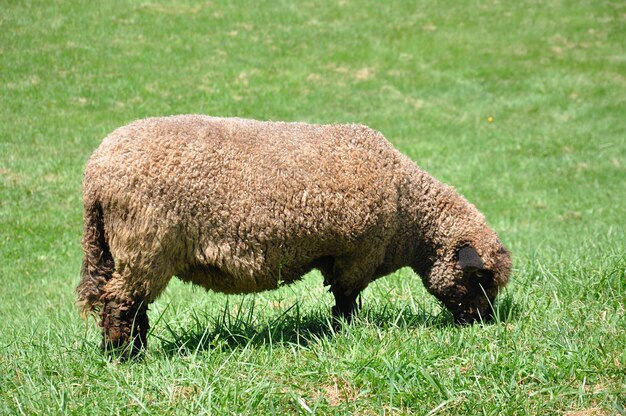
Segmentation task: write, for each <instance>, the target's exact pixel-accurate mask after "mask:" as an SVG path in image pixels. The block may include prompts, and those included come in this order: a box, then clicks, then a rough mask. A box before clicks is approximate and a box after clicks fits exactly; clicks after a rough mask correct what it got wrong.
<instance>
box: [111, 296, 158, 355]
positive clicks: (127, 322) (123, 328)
mask: <svg viewBox="0 0 626 416" xmlns="http://www.w3.org/2000/svg"><path fill="white" fill-rule="evenodd" d="M147 312H148V305H147V302H145V301H144V300H139V299H131V298H125V299H119V298H111V299H107V300H106V301H105V302H104V307H103V308H102V311H101V312H100V315H101V317H102V323H101V325H102V336H103V342H102V350H103V351H104V352H119V353H120V354H121V356H122V357H125V358H127V357H132V356H135V355H137V354H138V353H139V352H140V351H141V350H142V349H144V348H145V347H146V345H147V337H148V329H149V328H150V325H149V322H148V314H147Z"/></svg>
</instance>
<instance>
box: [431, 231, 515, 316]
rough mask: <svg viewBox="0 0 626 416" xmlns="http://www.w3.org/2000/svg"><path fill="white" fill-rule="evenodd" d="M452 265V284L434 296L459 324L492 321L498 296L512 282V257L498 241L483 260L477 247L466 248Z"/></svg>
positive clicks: (464, 246)
mask: <svg viewBox="0 0 626 416" xmlns="http://www.w3.org/2000/svg"><path fill="white" fill-rule="evenodd" d="M453 264H454V266H453V269H454V270H453V271H452V274H453V277H452V279H449V280H448V282H449V284H446V285H443V286H441V290H438V291H434V295H435V296H436V297H437V298H438V299H439V300H441V301H442V302H443V304H444V305H445V306H446V308H447V309H448V310H449V311H450V312H451V313H452V315H453V316H454V322H455V323H457V324H461V325H463V324H471V323H473V322H475V321H479V320H483V321H488V320H490V319H491V318H492V316H493V308H492V306H493V303H494V301H495V298H496V295H497V294H498V291H499V290H500V289H501V288H502V287H504V285H505V284H506V283H507V281H508V278H509V274H510V271H511V257H510V254H509V253H508V251H507V250H506V249H505V248H504V247H503V246H502V244H500V242H499V241H497V242H496V244H495V246H494V248H493V249H491V250H489V251H487V252H486V253H485V254H483V256H482V257H481V256H480V255H479V254H478V252H477V251H476V249H475V248H474V247H472V246H471V245H469V244H464V245H461V246H460V247H458V248H457V250H456V252H455V253H454V254H453ZM448 273H450V270H448Z"/></svg>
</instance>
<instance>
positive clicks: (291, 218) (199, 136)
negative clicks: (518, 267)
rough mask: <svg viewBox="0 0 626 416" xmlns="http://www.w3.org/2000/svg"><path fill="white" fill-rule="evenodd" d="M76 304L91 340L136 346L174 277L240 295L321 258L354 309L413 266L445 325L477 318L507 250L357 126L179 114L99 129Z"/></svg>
mask: <svg viewBox="0 0 626 416" xmlns="http://www.w3.org/2000/svg"><path fill="white" fill-rule="evenodd" d="M83 208H84V237H83V242H82V245H83V251H84V258H83V264H82V270H81V281H80V283H79V285H78V287H77V289H76V292H77V304H78V306H79V308H80V309H81V311H82V314H83V316H86V315H88V314H90V313H97V312H98V311H99V315H100V318H101V323H100V325H101V326H102V335H103V344H102V345H103V348H105V349H106V348H113V349H117V348H122V347H123V348H126V349H127V350H128V349H129V348H130V350H131V354H135V353H137V352H139V351H140V350H142V349H143V348H145V346H146V336H147V331H148V327H149V323H148V317H147V310H148V305H149V304H150V303H151V302H153V301H154V300H155V299H156V298H157V297H158V296H159V295H160V294H161V293H162V292H163V290H164V289H165V287H166V286H167V284H168V282H169V281H170V279H171V278H172V277H173V276H177V277H178V278H180V279H181V280H183V281H185V282H190V283H192V284H196V285H199V286H202V287H204V288H206V289H207V290H209V289H211V290H214V291H218V292H223V293H252V292H260V291H265V290H270V289H275V288H277V287H278V286H279V285H280V284H289V283H292V282H294V281H296V280H299V279H300V278H301V277H302V276H303V275H305V274H306V273H308V272H309V271H311V270H312V269H318V270H320V271H321V274H322V276H323V278H324V285H326V286H330V291H331V292H332V293H333V295H334V298H335V305H334V306H333V308H332V314H333V316H334V317H336V318H337V319H342V318H345V319H347V320H350V319H351V317H352V316H353V314H354V312H355V311H356V310H357V309H358V307H357V303H360V302H357V297H358V295H359V294H360V293H361V291H362V290H363V289H365V288H366V287H367V286H368V285H369V284H370V283H371V282H372V281H374V280H376V279H377V278H379V277H382V276H385V275H388V274H390V273H392V272H393V271H395V270H398V269H399V268H402V267H405V266H409V267H411V268H412V269H413V270H414V271H415V272H416V273H417V274H418V275H419V276H420V277H421V279H422V281H423V284H424V285H425V287H426V289H427V290H428V292H430V293H431V294H432V295H434V296H435V297H436V298H437V299H439V300H440V301H441V302H442V303H443V305H444V306H445V307H446V308H447V309H448V310H449V311H450V312H451V313H452V315H453V317H454V320H455V322H457V323H471V322H473V321H475V320H478V319H486V318H488V317H489V316H490V315H491V313H492V308H491V305H492V303H493V301H494V299H495V297H496V295H497V293H498V291H499V290H500V289H501V288H503V287H504V286H505V285H506V283H507V281H508V280H509V275H510V271H511V257H510V254H509V252H508V251H507V249H505V248H504V246H503V245H502V244H501V242H500V240H499V239H498V237H497V236H496V234H495V232H494V231H492V230H491V229H490V228H489V227H488V225H487V224H486V222H485V219H484V217H483V215H482V214H481V213H479V212H478V210H477V209H476V208H475V207H474V206H473V205H471V204H470V203H469V202H467V200H465V199H464V198H463V197H462V196H461V195H459V194H458V193H457V192H456V191H455V190H454V189H453V188H452V187H449V186H447V185H444V184H442V183H441V182H439V181H437V180H436V179H434V178H433V177H432V176H430V175H429V174H428V173H426V172H425V171H423V170H421V169H420V168H418V167H417V166H416V165H415V164H414V163H413V162H412V161H411V160H410V159H409V158H408V157H406V156H404V155H402V154H401V153H400V152H399V151H397V150H396V149H395V148H394V147H393V146H392V145H391V144H390V143H389V142H388V141H387V140H386V139H385V138H384V137H383V135H382V134H381V133H379V132H377V131H375V130H372V129H370V128H369V127H367V126H364V125H357V124H340V125H314V124H306V123H285V122H264V121H256V120H248V119H240V118H219V117H209V116H203V115H180V116H170V117H160V118H148V119H143V120H138V121H135V122H133V123H131V124H129V125H126V126H124V127H121V128H119V129H117V130H115V131H113V132H112V133H111V134H110V135H109V136H107V137H106V138H105V139H104V141H103V142H102V144H101V145H100V146H99V147H98V149H97V150H96V151H95V152H94V153H93V155H92V156H91V158H90V160H89V162H88V163H87V166H86V169H85V173H84V181H83Z"/></svg>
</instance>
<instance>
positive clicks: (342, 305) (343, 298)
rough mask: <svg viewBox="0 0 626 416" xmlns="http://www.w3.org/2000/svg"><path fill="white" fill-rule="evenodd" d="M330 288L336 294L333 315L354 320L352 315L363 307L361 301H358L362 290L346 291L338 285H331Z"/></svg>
mask: <svg viewBox="0 0 626 416" xmlns="http://www.w3.org/2000/svg"><path fill="white" fill-rule="evenodd" d="M330 290H331V291H332V292H333V295H334V296H335V306H333V309H332V312H333V317H334V318H343V319H345V320H346V321H348V322H350V321H352V316H353V315H354V313H355V312H357V311H358V310H359V309H360V307H361V305H360V302H357V298H358V296H359V293H360V291H358V290H353V291H351V292H350V293H346V291H345V290H344V289H342V288H341V287H339V286H338V285H333V286H331V288H330Z"/></svg>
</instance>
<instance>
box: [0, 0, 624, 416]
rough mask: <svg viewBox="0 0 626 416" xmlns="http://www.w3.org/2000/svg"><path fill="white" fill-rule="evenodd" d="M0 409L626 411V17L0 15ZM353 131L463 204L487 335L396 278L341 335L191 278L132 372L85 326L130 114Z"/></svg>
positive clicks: (302, 306)
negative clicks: (495, 238) (99, 195)
mask: <svg viewBox="0 0 626 416" xmlns="http://www.w3.org/2000/svg"><path fill="white" fill-rule="evenodd" d="M3 3H4V4H3V6H2V11H1V12H0V414H29V415H30V414H214V415H224V414H245V415H247V414H277V415H282V414H318V415H325V414H333V415H334V414H346V415H347V414H355V415H370V414H371V415H375V414H388V415H396V414H397V415H405V414H407V415H412V414H415V415H459V414H469V415H476V414H485V415H487V414H489V415H496V414H497V415H499V414H507V415H526V414H564V415H569V416H575V415H613V414H625V413H626V317H625V306H624V305H625V300H626V271H625V270H626V43H625V38H626V3H624V2H618V1H608V0H599V1H594V2H586V1H579V0H571V1H557V0H547V1H543V2H538V1H532V0H524V1H520V2H504V1H497V0H485V1H482V0H475V1H469V2H458V1H440V2H428V1H423V0H420V1H417V2H410V1H391V2H376V1H369V0H363V1H360V0H359V1H357V0H341V1H327V0H323V1H319V2H290V1H284V0H279V1H266V0H261V1H257V2H228V1H225V0H212V1H206V2H204V1H202V2H201V1H191V0H186V1H168V0H153V1H131V0H122V1H98V2H88V1H80V0H71V1H57V0H51V1H45V2H44V1H5V2H3ZM183 113H203V114H210V115H219V116H239V117H250V118H256V119H268V120H285V121H296V120H297V121H307V122H315V123H336V122H346V123H347V122H358V123H363V124H367V125H369V126H371V127H373V128H375V129H377V130H380V131H381V132H382V133H383V134H384V135H385V136H386V137H387V138H388V139H389V140H390V141H391V142H392V143H393V144H394V145H395V146H396V147H397V148H398V149H400V150H401V151H402V152H403V153H405V154H406V155H408V156H409V157H411V158H412V159H413V160H415V161H416V163H417V164H418V165H419V166H420V167H422V168H424V169H425V170H427V171H429V172H430V173H431V174H432V175H434V176H435V177H437V178H438V179H440V180H442V181H444V182H446V183H449V184H451V185H453V186H455V187H456V188H457V190H458V191H459V192H460V193H462V194H463V195H464V196H465V197H466V198H467V199H468V200H470V201H471V202H472V203H474V204H475V205H476V206H477V207H478V208H479V209H480V210H481V211H482V212H483V213H484V214H485V215H486V217H487V219H488V221H489V223H490V224H491V226H492V227H493V228H494V229H495V230H496V232H498V234H499V235H500V238H501V239H502V241H503V242H504V244H505V245H506V246H507V247H508V248H509V249H510V250H511V252H512V254H513V257H514V272H513V275H512V279H511V282H510V284H509V286H508V287H507V289H506V290H505V292H504V293H502V294H501V296H500V298H499V301H498V303H497V305H496V311H497V317H496V320H495V323H493V324H477V325H473V326H468V327H456V326H454V325H453V324H452V322H451V317H450V316H449V315H448V314H447V313H446V312H445V311H444V310H443V309H442V307H441V306H440V305H439V304H438V303H437V302H436V300H435V299H434V298H433V297H432V296H430V295H429V294H428V293H427V292H426V291H425V290H424V288H423V286H422V284H421V281H420V279H419V277H418V276H416V275H415V274H413V272H412V271H410V270H408V269H402V270H400V271H398V272H396V273H394V274H392V275H390V276H388V277H386V278H383V279H380V280H378V281H377V282H375V283H374V284H372V285H371V286H370V287H369V288H368V289H366V291H365V292H364V295H363V310H362V312H361V314H360V315H359V316H358V318H357V319H356V320H355V322H354V323H353V324H351V325H346V326H344V327H342V328H340V329H338V330H334V329H333V328H332V325H329V319H330V307H331V306H332V303H333V299H332V295H331V294H330V293H328V292H327V291H326V290H325V288H324V287H323V286H322V278H321V275H320V274H319V273H318V272H312V273H310V274H309V275H307V276H306V277H305V278H304V279H303V280H302V281H301V282H299V283H297V284H295V285H292V286H287V287H282V288H280V289H279V290H277V291H273V292H266V293H261V294H256V295H247V296H226V295H222V294H219V293H211V292H209V293H207V292H205V291H203V290H200V289H197V288H193V287H191V286H189V285H185V284H183V283H181V282H180V281H177V280H176V279H174V280H173V282H172V284H170V286H169V287H168V289H167V291H166V292H165V294H164V295H163V296H162V297H161V298H160V299H159V300H158V301H157V302H156V303H155V304H153V305H152V307H151V310H150V312H149V316H150V319H151V323H152V329H151V333H150V335H149V338H148V343H149V346H148V351H147V353H146V354H145V356H144V358H143V360H141V361H131V362H127V363H120V362H117V361H116V360H107V359H106V357H104V356H103V355H102V354H101V353H100V351H99V343H100V332H99V329H98V327H97V326H96V325H95V324H94V322H93V320H90V321H89V322H85V321H83V320H81V318H80V317H79V315H78V313H77V310H76V308H75V306H74V298H75V297H74V288H75V286H76V284H77V283H78V279H79V271H80V262H81V256H82V252H81V248H80V239H81V233H82V212H81V210H82V207H81V179H82V170H83V168H84V165H85V163H86V161H87V159H88V157H89V155H90V154H91V152H92V151H93V150H94V149H95V148H96V147H97V146H98V144H99V143H100V141H101V140H102V138H103V137H104V136H105V135H106V134H107V133H109V132H110V131H111V130H113V129H114V128H116V127H118V126H121V125H123V124H126V123H128V122H130V121H131V120H134V119H137V118H143V117H148V116H156V115H169V114H183Z"/></svg>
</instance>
